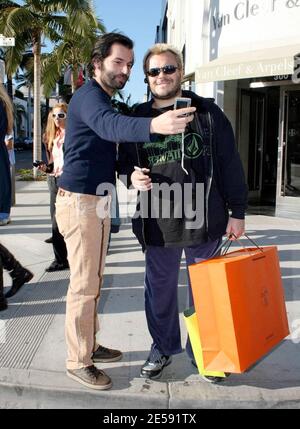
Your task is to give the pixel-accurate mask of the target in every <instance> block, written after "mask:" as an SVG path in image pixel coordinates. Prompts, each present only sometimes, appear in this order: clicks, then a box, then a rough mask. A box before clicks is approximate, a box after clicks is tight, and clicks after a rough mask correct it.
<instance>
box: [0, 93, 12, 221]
mask: <svg viewBox="0 0 300 429" xmlns="http://www.w3.org/2000/svg"><path fill="white" fill-rule="evenodd" d="M0 109H1V111H0V115H1V116H0V127H1V134H0V226H4V225H7V224H8V223H9V222H10V209H11V175H10V161H9V154H8V150H7V147H6V144H5V136H7V135H9V134H12V132H13V107H12V103H11V100H10V98H9V96H8V94H7V92H6V90H5V88H4V86H3V84H0Z"/></svg>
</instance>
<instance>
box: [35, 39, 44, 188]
mask: <svg viewBox="0 0 300 429" xmlns="http://www.w3.org/2000/svg"><path fill="white" fill-rule="evenodd" d="M33 55H34V88H33V100H34V102H33V104H34V115H33V160H36V159H37V160H40V159H41V158H42V146H41V35H40V34H36V35H35V37H34V39H33ZM37 173H38V172H37V169H36V168H34V169H33V176H34V178H35V179H36V178H37Z"/></svg>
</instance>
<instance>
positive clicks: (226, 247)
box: [212, 233, 264, 257]
mask: <svg viewBox="0 0 300 429" xmlns="http://www.w3.org/2000/svg"><path fill="white" fill-rule="evenodd" d="M231 235H232V236H234V237H235V238H236V241H237V242H238V243H239V245H240V246H241V247H243V248H244V249H245V250H246V247H245V246H244V245H243V243H242V242H241V241H240V240H238V239H237V237H236V235H235V234H231ZM244 236H245V237H246V238H247V239H248V240H249V241H250V243H252V244H254V246H255V247H257V249H259V250H260V251H261V252H262V253H264V251H263V249H262V248H261V247H259V245H258V244H257V243H255V241H254V240H252V239H251V238H250V237H249V236H248V235H247V234H246V233H244ZM232 243H233V242H232V240H230V238H227V240H225V241H222V242H221V244H220V246H218V248H217V250H216V251H215V252H214V254H213V255H212V257H215V256H218V254H219V252H220V251H221V250H222V248H223V247H224V252H223V253H222V255H226V254H227V253H228V251H229V249H230V247H231V245H232Z"/></svg>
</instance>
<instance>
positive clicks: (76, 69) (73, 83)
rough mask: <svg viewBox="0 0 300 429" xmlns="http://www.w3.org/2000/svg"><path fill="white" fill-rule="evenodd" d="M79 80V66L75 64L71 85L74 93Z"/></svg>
mask: <svg viewBox="0 0 300 429" xmlns="http://www.w3.org/2000/svg"><path fill="white" fill-rule="evenodd" d="M77 80H78V67H77V65H74V67H73V70H72V72H71V85H72V94H74V92H75V91H76V84H77Z"/></svg>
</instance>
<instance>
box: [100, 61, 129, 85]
mask: <svg viewBox="0 0 300 429" xmlns="http://www.w3.org/2000/svg"><path fill="white" fill-rule="evenodd" d="M101 71H102V76H101V79H102V81H103V83H104V84H105V85H106V86H107V87H108V88H111V89H113V90H115V91H117V90H118V89H123V88H124V86H125V85H126V83H127V81H128V79H129V76H128V75H126V74H123V73H122V74H114V73H113V72H111V71H108V70H107V69H106V68H105V66H104V65H103V64H102V67H101Z"/></svg>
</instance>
